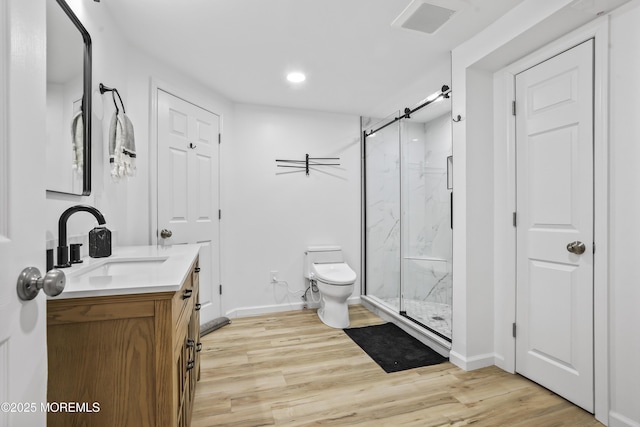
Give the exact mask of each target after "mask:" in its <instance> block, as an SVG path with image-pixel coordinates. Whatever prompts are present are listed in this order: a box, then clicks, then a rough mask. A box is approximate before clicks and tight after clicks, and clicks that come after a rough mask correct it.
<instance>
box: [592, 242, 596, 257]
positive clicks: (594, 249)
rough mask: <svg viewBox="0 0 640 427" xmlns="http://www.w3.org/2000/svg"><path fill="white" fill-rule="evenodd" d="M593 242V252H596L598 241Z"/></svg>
mask: <svg viewBox="0 0 640 427" xmlns="http://www.w3.org/2000/svg"><path fill="white" fill-rule="evenodd" d="M592 243H593V252H592V253H594V254H595V253H596V242H592Z"/></svg>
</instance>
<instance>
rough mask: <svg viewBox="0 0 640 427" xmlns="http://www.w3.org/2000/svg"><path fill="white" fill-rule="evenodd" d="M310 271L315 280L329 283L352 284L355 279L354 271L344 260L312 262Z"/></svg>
mask: <svg viewBox="0 0 640 427" xmlns="http://www.w3.org/2000/svg"><path fill="white" fill-rule="evenodd" d="M311 273H313V274H314V276H315V278H316V279H317V280H319V281H321V282H323V283H327V284H329V285H337V286H345V285H352V284H353V283H354V282H355V281H356V272H355V271H353V270H352V269H351V267H349V265H347V263H346V262H335V263H326V264H325V263H323V264H312V265H311Z"/></svg>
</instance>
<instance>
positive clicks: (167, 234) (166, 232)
mask: <svg viewBox="0 0 640 427" xmlns="http://www.w3.org/2000/svg"><path fill="white" fill-rule="evenodd" d="M171 236H173V233H172V232H171V230H167V229H166V228H163V229H162V230H161V231H160V237H162V238H163V239H168V238H169V237H171Z"/></svg>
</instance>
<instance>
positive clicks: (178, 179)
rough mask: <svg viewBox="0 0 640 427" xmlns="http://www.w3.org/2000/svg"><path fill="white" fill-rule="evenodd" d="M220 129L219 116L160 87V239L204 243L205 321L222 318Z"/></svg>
mask: <svg viewBox="0 0 640 427" xmlns="http://www.w3.org/2000/svg"><path fill="white" fill-rule="evenodd" d="M219 132H220V124H219V117H218V116H217V115H215V114H213V113H211V112H209V111H207V110H205V109H203V108H200V107H198V106H197V105H194V104H192V103H190V102H187V101H185V100H183V99H181V98H178V97H175V96H173V95H171V94H169V93H167V92H164V91H162V90H158V242H160V243H161V244H169V245H178V244H186V243H194V244H199V245H200V304H201V305H202V308H201V311H200V323H201V324H204V323H206V322H208V321H209V320H212V319H214V318H216V317H218V316H220V293H219V284H220V249H219V241H220V238H219V235H220V231H219V220H218V209H219V198H218V194H219V174H218V170H219V164H218V156H219V148H218V134H219ZM163 229H164V230H169V231H170V232H171V237H167V238H163V237H162V234H161V231H162V230H163Z"/></svg>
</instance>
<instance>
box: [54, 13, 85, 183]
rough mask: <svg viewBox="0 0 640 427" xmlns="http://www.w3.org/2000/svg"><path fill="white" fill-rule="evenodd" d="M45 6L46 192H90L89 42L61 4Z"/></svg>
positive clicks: (82, 28) (76, 19)
mask: <svg viewBox="0 0 640 427" xmlns="http://www.w3.org/2000/svg"><path fill="white" fill-rule="evenodd" d="M46 1H47V169H46V182H47V185H46V187H47V191H54V192H57V193H66V194H75V195H81V196H88V195H89V194H90V193H91V37H90V36H89V33H88V32H87V30H86V29H85V28H84V26H83V25H82V23H81V22H80V20H79V19H78V17H77V16H76V15H75V14H74V13H73V11H72V10H71V8H70V7H69V5H68V4H67V3H66V2H65V1H64V0H46Z"/></svg>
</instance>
